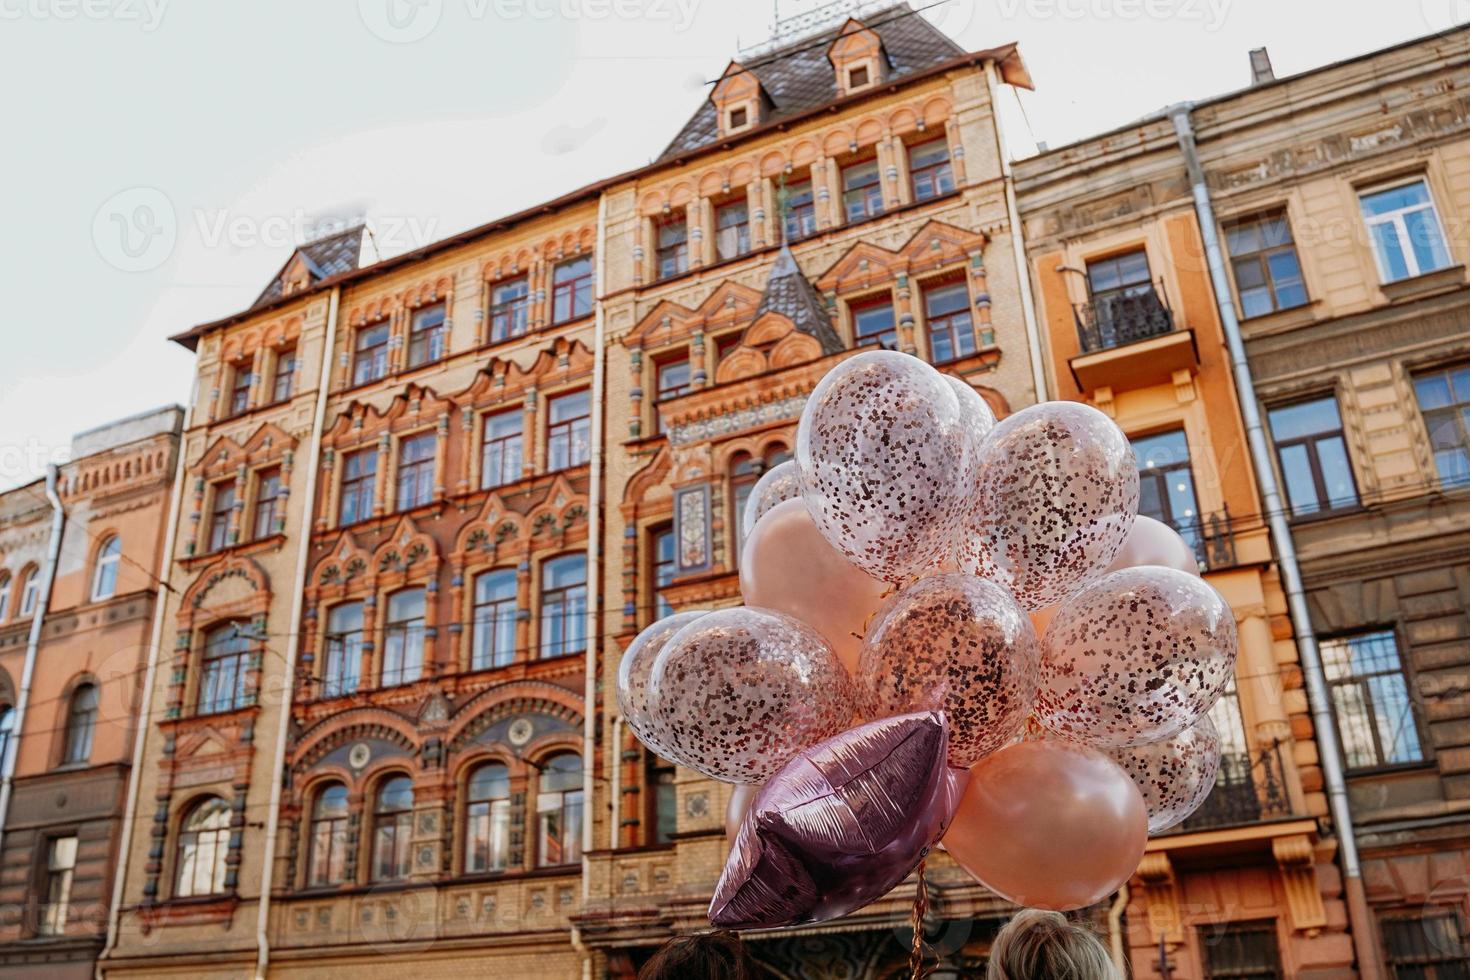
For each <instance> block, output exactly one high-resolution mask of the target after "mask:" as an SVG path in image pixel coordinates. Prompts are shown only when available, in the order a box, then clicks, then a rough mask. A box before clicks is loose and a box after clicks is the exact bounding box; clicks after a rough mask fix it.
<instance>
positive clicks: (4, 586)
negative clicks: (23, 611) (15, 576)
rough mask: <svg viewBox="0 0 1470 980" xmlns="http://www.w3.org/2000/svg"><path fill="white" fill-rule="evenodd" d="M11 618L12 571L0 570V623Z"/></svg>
mask: <svg viewBox="0 0 1470 980" xmlns="http://www.w3.org/2000/svg"><path fill="white" fill-rule="evenodd" d="M9 618H10V573H9V572H0V623H3V622H5V620H7V619H9Z"/></svg>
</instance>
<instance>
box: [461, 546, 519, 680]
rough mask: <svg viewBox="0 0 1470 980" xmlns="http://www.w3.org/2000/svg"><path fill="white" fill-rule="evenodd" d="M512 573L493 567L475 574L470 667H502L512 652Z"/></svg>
mask: <svg viewBox="0 0 1470 980" xmlns="http://www.w3.org/2000/svg"><path fill="white" fill-rule="evenodd" d="M516 614H517V610H516V573H515V570H514V569H510V568H497V569H495V570H494V571H491V572H485V573H484V574H482V575H479V576H477V577H476V578H475V634H474V647H473V649H472V652H471V654H470V669H472V670H485V669H487V668H489V667H504V666H505V665H506V664H508V663H510V662H511V661H512V660H514V659H515V654H516Z"/></svg>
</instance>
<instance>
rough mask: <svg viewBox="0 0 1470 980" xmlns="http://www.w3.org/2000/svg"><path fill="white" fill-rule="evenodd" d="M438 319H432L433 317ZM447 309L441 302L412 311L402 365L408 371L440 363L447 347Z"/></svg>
mask: <svg viewBox="0 0 1470 980" xmlns="http://www.w3.org/2000/svg"><path fill="white" fill-rule="evenodd" d="M436 315H437V316H438V319H437V320H435V319H433V318H434V317H435V316H436ZM448 341H449V307H448V305H447V304H446V303H444V302H443V301H440V302H438V303H430V304H428V305H426V306H420V307H418V308H416V309H414V310H412V311H411V312H410V314H409V320H408V342H407V343H406V344H405V345H404V347H405V351H404V365H405V367H406V368H407V369H408V370H413V369H414V368H421V367H425V366H427V365H430V364H433V363H435V362H436V361H442V360H443V359H444V355H445V353H446V352H447V350H448V347H449V343H448Z"/></svg>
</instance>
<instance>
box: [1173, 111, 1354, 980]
mask: <svg viewBox="0 0 1470 980" xmlns="http://www.w3.org/2000/svg"><path fill="white" fill-rule="evenodd" d="M1193 108H1194V106H1193V105H1192V104H1191V103H1187V102H1186V103H1183V104H1181V105H1178V106H1175V107H1173V108H1172V109H1171V110H1170V115H1172V116H1173V118H1174V130H1175V132H1176V133H1177V134H1178V136H1179V148H1180V150H1181V151H1182V153H1183V155H1184V163H1185V166H1186V167H1187V168H1188V170H1189V182H1190V185H1191V187H1192V188H1193V191H1194V210H1195V216H1196V217H1197V218H1198V220H1199V226H1200V234H1201V235H1202V236H1203V237H1204V243H1205V258H1206V260H1207V261H1208V263H1209V267H1210V283H1211V285H1212V286H1213V287H1214V291H1215V302H1216V305H1217V306H1218V307H1219V310H1220V322H1221V324H1222V325H1223V326H1224V328H1225V341H1226V344H1227V346H1228V347H1229V349H1230V366H1231V368H1232V372H1233V374H1234V376H1235V387H1236V391H1237V393H1238V395H1239V400H1240V411H1241V415H1242V417H1243V418H1244V421H1245V431H1246V436H1247V438H1248V440H1249V444H1250V454H1251V462H1252V463H1254V464H1255V468H1256V479H1257V480H1259V481H1260V486H1261V497H1262V503H1263V504H1264V506H1265V509H1266V517H1267V520H1268V521H1269V522H1270V527H1271V537H1272V538H1273V539H1274V540H1275V543H1276V561H1277V565H1278V566H1279V567H1280V569H1281V583H1282V587H1283V588H1284V589H1285V591H1286V601H1287V606H1288V608H1289V609H1290V611H1291V620H1292V625H1293V628H1294V630H1295V633H1296V646H1297V653H1298V655H1299V656H1300V657H1301V665H1302V674H1303V676H1304V677H1305V678H1306V687H1307V700H1308V702H1309V703H1310V705H1311V709H1312V725H1313V727H1314V729H1315V730H1316V735H1317V745H1318V748H1319V755H1320V757H1321V762H1322V778H1323V781H1324V782H1325V783H1326V787H1327V802H1328V804H1329V806H1330V808H1331V812H1332V822H1333V824H1334V825H1335V826H1336V828H1337V837H1338V845H1337V846H1338V854H1339V855H1340V857H1341V859H1342V875H1343V892H1344V894H1345V895H1346V897H1347V906H1348V918H1349V920H1350V923H1351V926H1352V937H1353V949H1354V951H1355V952H1356V954H1357V959H1358V973H1359V976H1361V977H1362V978H1363V980H1379V978H1380V977H1381V976H1382V969H1381V967H1380V965H1379V962H1378V950H1377V948H1376V946H1375V944H1374V941H1373V924H1372V919H1371V918H1370V916H1369V913H1368V899H1367V895H1366V893H1365V892H1364V890H1363V871H1362V867H1361V866H1360V865H1359V863H1358V842H1357V838H1356V836H1355V834H1354V830H1353V815H1352V809H1351V807H1350V806H1349V803H1348V792H1347V781H1346V779H1344V777H1343V765H1342V748H1341V746H1340V745H1339V744H1338V740H1337V728H1336V726H1335V725H1334V723H1333V718H1332V702H1331V700H1330V698H1329V697H1328V693H1327V676H1326V674H1325V673H1323V670H1322V656H1321V653H1320V651H1319V650H1318V649H1317V636H1316V634H1315V633H1314V632H1313V630H1312V618H1311V613H1310V612H1309V611H1308V609H1307V596H1306V592H1305V591H1304V590H1303V588H1302V574H1301V566H1300V565H1298V563H1297V558H1296V543H1295V541H1294V540H1293V539H1292V535H1291V525H1290V523H1288V522H1287V519H1286V507H1285V504H1284V503H1283V502H1282V497H1281V488H1280V486H1279V485H1278V484H1277V482H1276V471H1275V469H1273V468H1272V465H1271V450H1270V447H1269V445H1268V444H1267V441H1266V430H1265V427H1264V426H1263V425H1262V422H1261V409H1260V405H1259V404H1258V402H1257V400H1256V389H1255V381H1254V379H1253V378H1252V377H1251V369H1250V363H1249V361H1247V360H1246V356H1245V341H1244V340H1242V339H1241V335H1240V320H1239V319H1238V318H1237V317H1236V315H1235V303H1234V302H1233V300H1232V299H1231V296H1230V281H1229V279H1228V278H1226V275H1225V257H1224V253H1223V251H1222V250H1221V248H1220V236H1219V232H1218V231H1217V226H1216V224H1215V209H1214V206H1213V205H1212V204H1211V203H1210V190H1209V186H1208V185H1207V184H1206V182H1205V172H1204V168H1203V167H1202V166H1201V165H1200V160H1199V149H1198V147H1197V145H1196V143H1195V134H1194V124H1193V121H1192V120H1191V118H1190V113H1191V112H1192V111H1193Z"/></svg>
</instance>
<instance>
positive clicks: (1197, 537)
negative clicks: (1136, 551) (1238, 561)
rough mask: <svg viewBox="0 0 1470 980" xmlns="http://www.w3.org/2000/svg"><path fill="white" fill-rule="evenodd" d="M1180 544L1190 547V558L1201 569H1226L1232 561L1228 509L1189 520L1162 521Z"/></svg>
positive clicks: (1233, 554) (1231, 540) (1233, 536)
mask: <svg viewBox="0 0 1470 980" xmlns="http://www.w3.org/2000/svg"><path fill="white" fill-rule="evenodd" d="M1165 523H1167V524H1168V525H1169V526H1170V527H1172V528H1173V529H1174V530H1176V531H1178V532H1179V536H1180V537H1181V538H1183V539H1184V543H1185V544H1187V545H1189V546H1190V547H1191V548H1193V549H1194V558H1195V560H1196V561H1198V562H1199V567H1200V569H1201V570H1202V571H1209V570H1211V569H1216V568H1229V567H1231V566H1233V565H1234V564H1235V529H1234V526H1233V525H1232V524H1231V522H1230V508H1229V507H1226V508H1224V509H1223V510H1220V511H1219V512H1217V513H1214V514H1202V515H1200V516H1199V517H1198V518H1197V519H1195V520H1192V521H1181V520H1170V521H1167V522H1165Z"/></svg>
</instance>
